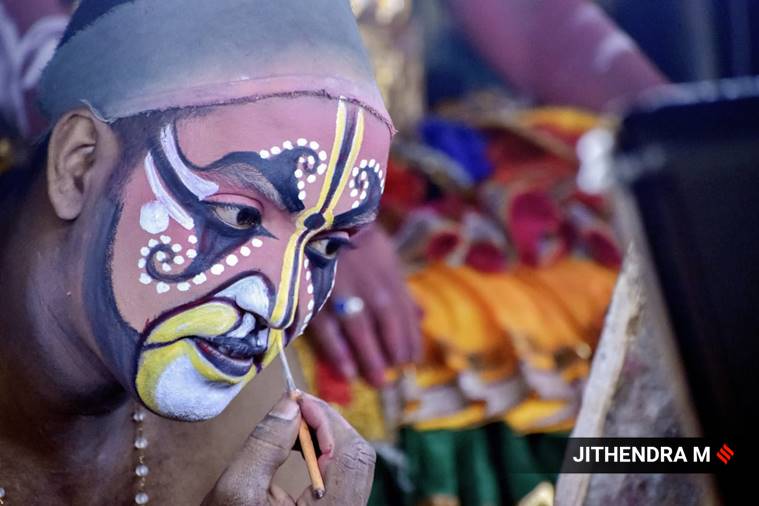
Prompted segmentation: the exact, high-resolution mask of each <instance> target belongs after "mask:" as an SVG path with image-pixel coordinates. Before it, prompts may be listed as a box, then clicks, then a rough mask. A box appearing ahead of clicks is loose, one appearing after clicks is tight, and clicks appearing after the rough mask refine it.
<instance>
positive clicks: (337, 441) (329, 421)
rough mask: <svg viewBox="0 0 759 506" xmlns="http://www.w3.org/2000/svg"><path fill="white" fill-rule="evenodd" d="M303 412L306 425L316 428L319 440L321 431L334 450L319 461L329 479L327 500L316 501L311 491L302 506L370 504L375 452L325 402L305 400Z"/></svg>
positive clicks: (302, 407)
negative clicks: (368, 502)
mask: <svg viewBox="0 0 759 506" xmlns="http://www.w3.org/2000/svg"><path fill="white" fill-rule="evenodd" d="M301 410H302V413H303V419H304V420H306V423H308V424H309V426H312V427H314V428H316V432H317V437H319V434H320V431H321V433H322V435H323V436H327V437H326V438H325V439H324V444H325V445H327V446H328V447H329V448H330V453H329V455H326V454H324V455H322V457H320V459H319V468H320V469H321V471H322V474H323V476H324V478H325V487H326V494H325V496H324V497H323V498H322V499H320V500H318V501H315V500H314V499H313V497H312V496H311V494H310V493H309V492H310V491H307V492H305V493H304V494H303V495H302V496H301V498H300V499H299V500H298V504H318V505H325V504H329V505H333V504H334V505H338V504H340V505H343V504H351V505H362V504H366V502H367V501H368V499H369V493H370V492H371V486H372V479H373V476H374V463H375V460H376V457H375V453H374V449H373V448H372V447H371V446H370V445H369V443H367V442H366V441H365V440H364V439H363V438H362V437H361V436H359V435H358V433H357V432H356V431H355V430H354V429H353V427H351V426H350V424H348V422H346V421H345V419H344V418H343V417H342V416H340V415H339V414H338V413H337V412H336V411H335V410H334V409H332V408H331V407H330V406H329V405H327V404H326V403H325V402H324V401H321V400H319V399H316V398H315V397H312V396H304V397H303V400H302V401H301ZM312 424H313V425H312ZM319 444H320V445H321V444H322V439H319Z"/></svg>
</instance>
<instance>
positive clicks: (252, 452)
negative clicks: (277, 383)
mask: <svg viewBox="0 0 759 506" xmlns="http://www.w3.org/2000/svg"><path fill="white" fill-rule="evenodd" d="M299 426H300V408H299V407H298V403H297V402H295V401H293V400H292V399H290V398H289V397H287V396H284V397H283V398H282V399H280V400H279V402H277V404H275V405H274V407H273V408H272V409H271V411H269V413H268V414H267V415H266V417H265V418H264V419H263V420H261V422H260V423H259V424H258V425H256V428H255V429H253V432H251V434H250V436H249V437H248V439H247V441H246V442H245V445H244V446H243V448H242V449H241V450H240V452H239V453H238V454H237V456H236V457H235V459H234V461H232V463H231V464H230V465H229V467H228V468H227V469H226V471H224V473H223V474H222V476H221V477H220V478H219V481H218V482H217V483H216V486H215V487H214V490H213V491H212V493H211V494H210V495H209V497H208V498H207V499H206V502H204V504H225V505H226V504H246V505H247V504H268V496H269V493H270V488H271V481H272V478H273V477H274V473H276V471H277V469H279V467H280V466H281V465H282V464H283V463H284V462H285V460H287V457H288V456H289V455H290V450H291V449H292V447H293V445H294V444H295V440H296V438H297V437H298V428H299ZM211 499H213V500H211Z"/></svg>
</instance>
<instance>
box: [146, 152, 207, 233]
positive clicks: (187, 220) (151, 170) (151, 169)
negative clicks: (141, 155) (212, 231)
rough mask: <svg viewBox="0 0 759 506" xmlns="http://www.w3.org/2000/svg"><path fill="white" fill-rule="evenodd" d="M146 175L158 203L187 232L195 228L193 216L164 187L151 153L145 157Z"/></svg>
mask: <svg viewBox="0 0 759 506" xmlns="http://www.w3.org/2000/svg"><path fill="white" fill-rule="evenodd" d="M145 174H146V175H147V177H148V184H149V185H150V189H151V190H152V191H153V195H155V197H156V200H158V202H160V203H161V204H163V205H164V206H165V207H166V210H167V211H168V213H169V216H171V217H172V218H173V219H174V220H175V221H176V222H177V223H179V224H180V225H181V226H182V227H184V228H186V229H187V230H192V229H193V228H195V221H194V220H193V219H192V216H190V215H189V214H188V213H187V211H185V210H184V208H183V207H182V206H180V205H179V204H178V203H177V201H176V200H174V197H172V196H171V195H169V193H168V192H167V191H166V188H164V187H163V183H161V178H160V176H159V175H158V171H157V170H156V167H155V162H154V161H153V155H151V154H150V153H148V155H147V156H146V157H145Z"/></svg>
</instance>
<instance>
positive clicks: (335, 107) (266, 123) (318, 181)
mask: <svg viewBox="0 0 759 506" xmlns="http://www.w3.org/2000/svg"><path fill="white" fill-rule="evenodd" d="M159 139H160V141H159V143H158V145H156V147H158V148H159V149H158V151H157V152H156V151H154V152H152V153H151V160H153V161H156V162H157V164H158V167H159V168H160V167H164V168H167V169H170V171H171V172H174V173H175V174H176V176H177V177H178V181H181V182H182V185H183V186H185V187H186V188H185V189H186V190H188V191H190V192H192V193H194V194H195V195H196V197H198V198H200V199H201V200H202V199H205V198H206V197H209V196H210V195H213V194H231V195H234V194H242V195H246V196H254V195H255V193H253V192H258V194H259V195H261V194H262V195H263V196H264V197H266V198H268V199H269V200H270V201H272V202H273V203H274V204H275V205H277V206H278V207H280V208H281V209H284V210H287V211H289V212H291V213H294V214H298V215H300V214H302V213H306V214H308V215H311V214H314V213H315V214H317V215H319V216H320V218H314V220H315V221H314V223H315V222H316V221H320V220H326V221H325V222H324V223H327V224H333V225H335V226H336V227H340V228H351V227H353V226H357V225H360V224H363V223H367V222H368V221H371V220H372V219H373V217H374V215H375V213H376V210H377V207H378V205H379V197H380V195H381V193H382V188H383V187H384V179H385V174H386V170H385V163H386V161H387V156H388V150H389V143H390V133H389V130H388V128H387V125H386V123H385V122H384V121H382V120H380V119H378V118H377V117H375V116H374V115H373V114H372V113H371V112H370V111H368V110H367V109H365V108H363V107H361V106H360V105H358V104H355V103H350V102H348V101H346V100H342V99H341V100H329V99H325V98H323V97H314V96H301V97H297V98H292V97H277V98H271V99H267V100H262V101H259V102H253V103H245V104H234V105H225V106H220V107H217V108H215V109H212V110H210V111H207V113H206V114H203V115H197V116H193V117H189V118H186V119H183V120H181V121H179V122H177V124H176V125H174V124H167V125H164V126H163V127H162V128H161V132H160V135H159ZM151 163H152V162H151ZM149 168H150V164H149ZM209 192H210V193H209ZM333 218H334V222H332V221H331V220H332V219H333Z"/></svg>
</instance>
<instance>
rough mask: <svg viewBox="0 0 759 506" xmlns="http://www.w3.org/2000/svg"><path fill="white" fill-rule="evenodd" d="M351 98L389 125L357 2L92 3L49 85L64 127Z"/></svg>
mask: <svg viewBox="0 0 759 506" xmlns="http://www.w3.org/2000/svg"><path fill="white" fill-rule="evenodd" d="M302 93H305V94H316V95H324V96H328V97H335V98H337V97H340V96H343V97H346V98H347V99H349V100H354V101H356V102H359V103H361V104H363V105H364V106H365V107H367V108H368V109H370V110H372V111H374V112H375V114H377V115H378V116H380V117H381V118H382V119H383V120H384V121H385V122H386V123H387V124H388V125H389V126H390V120H389V117H388V115H387V112H386V110H385V107H384V105H383V102H382V98H381V96H380V92H379V90H378V88H377V86H376V83H375V81H374V77H373V73H372V68H371V64H370V61H369V58H368V55H367V53H366V50H365V49H364V47H363V44H362V41H361V37H360V35H359V32H358V28H357V26H356V21H355V18H354V16H353V13H352V11H351V8H350V5H349V1H348V0H212V1H211V0H83V1H82V3H81V5H80V6H79V8H78V9H77V10H76V12H75V13H74V15H73V17H72V20H71V22H70V24H69V26H68V28H67V30H66V33H65V34H64V36H63V38H62V40H61V43H60V45H59V47H58V49H57V51H56V53H55V55H54V57H53V58H52V60H51V61H50V63H49V64H48V66H47V67H46V69H45V71H44V73H43V76H42V80H41V82H40V106H41V107H42V110H43V112H45V114H46V115H47V116H48V117H49V118H50V119H51V120H52V121H56V120H57V119H58V118H59V117H60V116H61V115H62V114H64V113H65V112H67V111H69V110H71V109H74V108H76V107H80V106H81V105H83V104H86V105H88V106H89V107H90V108H91V109H92V110H93V111H94V112H95V114H97V115H98V116H99V117H101V118H102V119H103V120H105V121H113V120H116V119H118V118H123V117H127V116H131V115H134V114H137V113H141V112H145V111H152V110H165V109H170V108H176V107H187V106H203V105H215V104H223V103H229V102H234V101H237V100H251V99H258V98H265V97H268V96H275V95H298V94H302Z"/></svg>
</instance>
